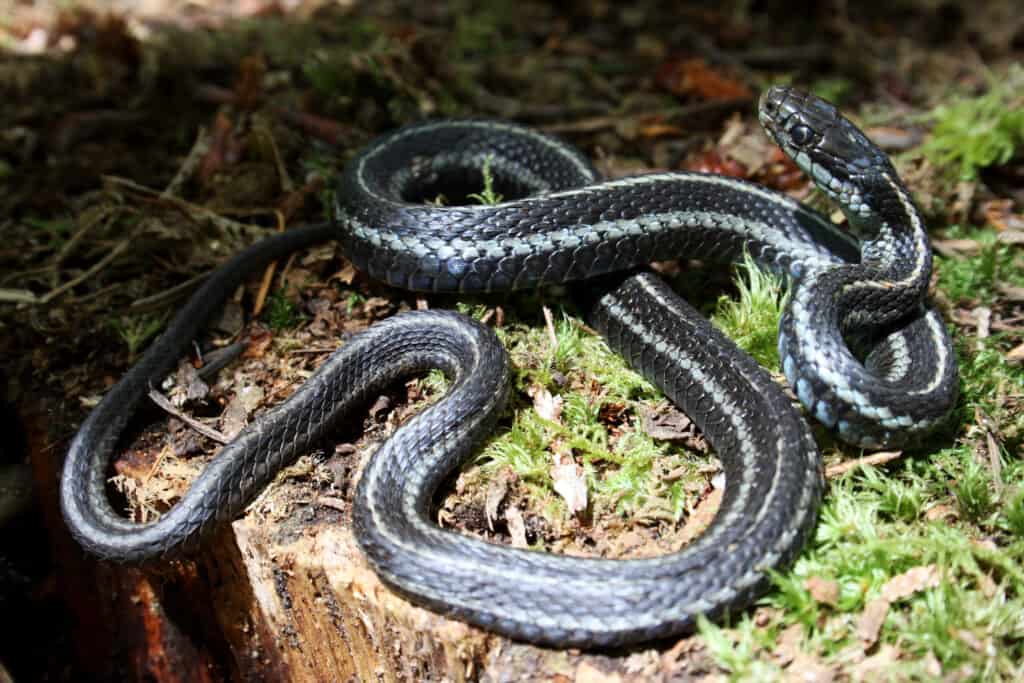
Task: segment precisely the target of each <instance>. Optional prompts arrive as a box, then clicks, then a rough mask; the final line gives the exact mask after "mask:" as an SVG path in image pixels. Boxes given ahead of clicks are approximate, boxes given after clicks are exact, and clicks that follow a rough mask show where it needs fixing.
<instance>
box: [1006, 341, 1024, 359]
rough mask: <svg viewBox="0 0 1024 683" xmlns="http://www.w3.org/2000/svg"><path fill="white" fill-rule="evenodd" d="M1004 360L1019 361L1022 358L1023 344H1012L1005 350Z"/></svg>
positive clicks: (1023, 355)
mask: <svg viewBox="0 0 1024 683" xmlns="http://www.w3.org/2000/svg"><path fill="white" fill-rule="evenodd" d="M1006 360H1008V361H1010V362H1012V363H1019V362H1021V361H1022V360H1024V344H1019V345H1017V346H1014V347H1013V348H1012V349H1010V350H1009V351H1007V352H1006Z"/></svg>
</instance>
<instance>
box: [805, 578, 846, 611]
mask: <svg viewBox="0 0 1024 683" xmlns="http://www.w3.org/2000/svg"><path fill="white" fill-rule="evenodd" d="M804 588H806V589H807V590H808V591H809V592H810V594H811V597H812V598H814V599H815V600H817V601H818V602H820V603H823V604H825V605H829V606H830V607H835V606H836V605H838V604H839V584H838V583H837V582H836V581H834V580H833V579H823V578H821V577H820V576H812V577H810V578H808V579H807V580H806V581H804Z"/></svg>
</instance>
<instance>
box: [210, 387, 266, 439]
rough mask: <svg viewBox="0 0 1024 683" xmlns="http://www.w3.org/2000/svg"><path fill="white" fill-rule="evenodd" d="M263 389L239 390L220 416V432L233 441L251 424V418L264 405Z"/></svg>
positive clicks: (248, 388) (249, 388) (244, 388)
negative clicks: (253, 412)
mask: <svg viewBox="0 0 1024 683" xmlns="http://www.w3.org/2000/svg"><path fill="white" fill-rule="evenodd" d="M263 398H264V393H263V389H262V387H259V386H255V385H253V386H245V387H242V388H241V389H239V390H238V393H236V394H235V395H234V397H233V398H232V399H231V401H230V402H229V403H228V405H227V407H226V408H224V412H223V413H221V416H220V431H221V432H222V433H223V434H224V436H226V437H228V438H229V439H233V438H234V437H235V436H237V435H238V433H239V432H240V431H242V430H243V429H244V428H245V425H246V424H248V422H249V416H250V415H251V414H252V411H254V410H256V408H258V407H259V406H260V404H261V403H263Z"/></svg>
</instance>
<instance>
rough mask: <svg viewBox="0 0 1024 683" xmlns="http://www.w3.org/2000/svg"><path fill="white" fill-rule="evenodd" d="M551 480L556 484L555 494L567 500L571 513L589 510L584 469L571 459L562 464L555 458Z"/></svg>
mask: <svg viewBox="0 0 1024 683" xmlns="http://www.w3.org/2000/svg"><path fill="white" fill-rule="evenodd" d="M551 479H552V480H553V482H554V489H555V493H557V494H558V495H560V496H561V497H562V498H563V499H564V500H565V504H566V505H568V506H569V512H571V513H573V514H576V513H578V512H582V511H583V510H586V509H587V480H586V479H585V478H584V477H583V468H582V467H580V466H579V465H577V464H576V463H575V462H573V461H572V460H571V459H570V460H569V461H568V462H566V463H560V462H558V457H557V456H555V464H554V466H553V467H552V468H551Z"/></svg>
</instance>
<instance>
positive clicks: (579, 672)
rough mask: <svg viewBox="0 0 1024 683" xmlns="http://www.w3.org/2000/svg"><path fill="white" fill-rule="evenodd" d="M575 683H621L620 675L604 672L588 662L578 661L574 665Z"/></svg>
mask: <svg viewBox="0 0 1024 683" xmlns="http://www.w3.org/2000/svg"><path fill="white" fill-rule="evenodd" d="M573 680H574V681H575V683H621V681H622V676H620V675H619V674H617V673H610V674H608V673H605V672H603V671H601V670H600V669H598V668H597V667H596V666H594V665H593V664H591V663H590V662H580V664H579V666H577V667H576V677H575V678H574V679H573Z"/></svg>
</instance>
